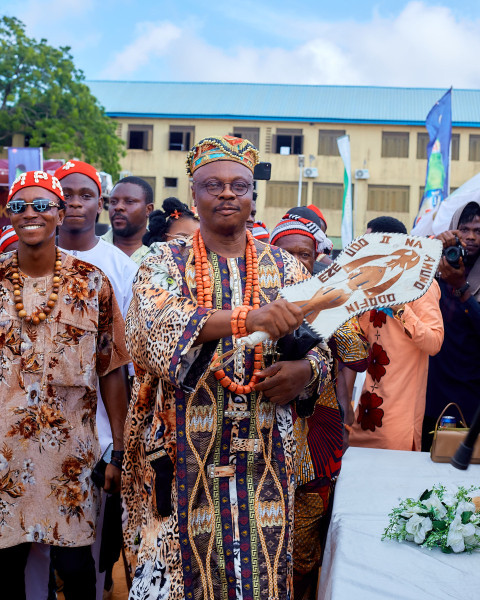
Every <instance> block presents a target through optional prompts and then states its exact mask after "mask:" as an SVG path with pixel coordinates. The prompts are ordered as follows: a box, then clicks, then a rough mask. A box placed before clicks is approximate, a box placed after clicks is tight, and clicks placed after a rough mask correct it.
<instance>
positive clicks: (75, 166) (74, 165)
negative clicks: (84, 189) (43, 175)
mask: <svg viewBox="0 0 480 600" xmlns="http://www.w3.org/2000/svg"><path fill="white" fill-rule="evenodd" d="M71 173H81V174H82V175H86V176H87V177H90V179H91V180H92V181H94V182H95V183H96V184H97V187H98V193H99V194H100V196H101V195H102V180H101V179H100V174H99V172H98V171H97V169H96V168H95V167H92V165H89V164H88V163H86V162H82V161H81V160H74V159H72V160H68V161H67V162H66V163H65V164H64V165H63V167H60V168H59V169H57V170H56V171H55V177H58V179H59V180H60V181H61V180H62V179H63V178H64V177H66V176H67V175H70V174H71Z"/></svg>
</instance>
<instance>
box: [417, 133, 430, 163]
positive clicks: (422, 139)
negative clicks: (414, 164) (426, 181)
mask: <svg viewBox="0 0 480 600" xmlns="http://www.w3.org/2000/svg"><path fill="white" fill-rule="evenodd" d="M429 139H430V136H429V135H428V133H417V158H427V146H428V141H429Z"/></svg>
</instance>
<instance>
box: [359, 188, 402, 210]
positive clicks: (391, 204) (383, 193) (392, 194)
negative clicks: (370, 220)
mask: <svg viewBox="0 0 480 600" xmlns="http://www.w3.org/2000/svg"><path fill="white" fill-rule="evenodd" d="M409 207H410V188H409V187H408V186H404V185H369V186H368V201H367V210H374V211H376V212H382V213H384V214H388V213H391V212H408V211H409Z"/></svg>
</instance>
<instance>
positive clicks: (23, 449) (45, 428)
mask: <svg viewBox="0 0 480 600" xmlns="http://www.w3.org/2000/svg"><path fill="white" fill-rule="evenodd" d="M12 256H13V253H9V254H3V255H1V256H0V386H1V387H0V390H1V392H0V393H1V413H0V414H1V418H0V547H1V548H6V547H10V546H15V545H17V544H21V543H23V542H41V543H45V544H52V545H55V546H85V545H89V544H92V543H93V541H94V539H95V522H96V519H97V513H98V509H99V499H100V498H99V493H98V490H97V488H96V487H95V486H94V484H93V482H92V480H91V478H90V474H91V471H92V469H93V467H94V466H95V464H96V463H97V461H98V460H99V458H100V456H99V455H100V447H99V444H98V440H97V432H96V425H95V413H96V405H97V392H96V385H97V377H98V376H103V375H106V374H107V373H109V372H110V371H112V370H113V369H116V368H117V367H119V366H121V365H123V364H125V363H127V362H128V360H129V357H128V354H127V351H126V348H125V342H124V331H123V320H122V317H121V314H120V311H119V309H118V306H117V303H116V301H115V298H114V295H113V291H112V287H111V285H110V282H109V281H108V279H107V278H106V277H105V275H104V274H103V273H102V271H100V270H99V269H97V268H96V267H94V266H92V265H90V264H88V263H85V262H83V261H80V260H77V259H76V258H74V257H72V256H70V255H67V254H64V253H62V268H61V271H60V277H61V283H60V290H59V292H58V295H59V298H58V301H57V302H56V304H55V307H54V308H53V310H52V312H51V313H50V315H49V317H48V318H47V319H46V320H45V321H44V322H42V323H40V324H39V325H37V326H35V325H31V324H30V325H29V324H27V323H26V321H25V320H22V319H20V318H19V316H18V313H17V310H16V308H15V303H14V300H13V279H12V275H13V271H12ZM22 279H23V303H24V305H25V309H26V311H27V314H31V313H32V312H34V310H35V309H36V308H38V307H39V306H41V305H42V304H43V305H45V303H46V301H47V300H48V298H49V296H50V294H51V292H52V286H53V281H52V279H53V274H52V275H50V276H46V277H37V278H33V277H26V276H23V277H22Z"/></svg>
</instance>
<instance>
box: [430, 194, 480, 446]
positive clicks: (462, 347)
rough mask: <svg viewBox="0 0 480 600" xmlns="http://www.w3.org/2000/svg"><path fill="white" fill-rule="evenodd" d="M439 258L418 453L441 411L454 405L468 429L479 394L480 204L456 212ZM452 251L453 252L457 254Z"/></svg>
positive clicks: (472, 203)
mask: <svg viewBox="0 0 480 600" xmlns="http://www.w3.org/2000/svg"><path fill="white" fill-rule="evenodd" d="M438 238H439V239H440V240H441V241H442V242H443V247H444V256H443V257H442V260H441V262H440V265H439V268H438V277H439V279H438V281H439V284H440V289H441V292H442V295H441V299H440V308H441V311H442V315H443V321H444V327H445V339H444V342H443V346H442V349H441V350H440V352H439V353H438V354H437V355H436V356H432V357H431V358H430V368H429V373H428V386H427V406H426V411H425V420H424V423H423V439H422V450H424V451H428V450H429V449H430V446H431V443H432V435H431V434H430V432H431V431H433V429H434V428H435V423H436V420H437V418H438V416H439V415H440V413H441V411H442V410H443V409H444V408H445V406H446V405H447V404H448V403H449V402H456V403H457V404H458V405H459V406H460V408H461V409H462V412H463V414H464V416H465V419H466V420H467V425H468V424H470V422H471V420H472V419H473V416H474V414H475V411H476V408H477V406H478V402H479V390H480V370H479V368H478V366H479V364H480V305H479V301H480V202H479V201H474V202H469V203H468V204H466V205H464V206H461V207H460V208H459V209H457V211H456V212H455V214H454V215H453V217H452V221H451V223H450V230H449V231H445V232H444V233H442V234H440V235H439V236H438ZM455 249H457V250H458V251H457V252H456V251H455Z"/></svg>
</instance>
